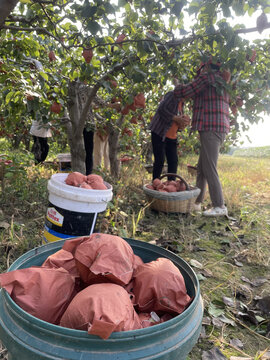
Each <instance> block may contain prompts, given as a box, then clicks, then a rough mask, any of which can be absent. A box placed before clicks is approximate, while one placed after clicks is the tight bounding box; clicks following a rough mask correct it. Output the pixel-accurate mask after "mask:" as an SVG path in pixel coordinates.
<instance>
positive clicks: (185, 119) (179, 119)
mask: <svg viewBox="0 0 270 360" xmlns="http://www.w3.org/2000/svg"><path fill="white" fill-rule="evenodd" d="M173 121H175V122H176V123H177V125H178V127H179V129H180V130H183V129H184V128H185V127H186V126H188V125H189V124H190V117H189V116H188V115H174V117H173Z"/></svg>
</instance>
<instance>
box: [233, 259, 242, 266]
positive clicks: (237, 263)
mask: <svg viewBox="0 0 270 360" xmlns="http://www.w3.org/2000/svg"><path fill="white" fill-rule="evenodd" d="M234 263H235V265H236V266H238V267H242V266H243V264H242V263H241V262H240V261H237V260H236V259H234Z"/></svg>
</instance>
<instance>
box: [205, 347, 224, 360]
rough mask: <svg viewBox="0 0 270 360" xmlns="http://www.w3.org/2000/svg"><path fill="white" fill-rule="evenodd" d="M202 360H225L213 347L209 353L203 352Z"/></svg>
mask: <svg viewBox="0 0 270 360" xmlns="http://www.w3.org/2000/svg"><path fill="white" fill-rule="evenodd" d="M202 360H226V357H225V356H224V355H223V354H222V352H221V351H220V350H219V349H218V348H217V347H214V348H213V349H211V350H209V351H203V353H202Z"/></svg>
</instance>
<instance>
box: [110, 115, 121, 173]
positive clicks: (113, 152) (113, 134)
mask: <svg viewBox="0 0 270 360" xmlns="http://www.w3.org/2000/svg"><path fill="white" fill-rule="evenodd" d="M123 121H124V116H123V115H121V117H120V118H119V120H118V122H117V126H114V125H113V124H111V123H110V124H109V125H108V131H109V157H110V168H111V176H112V177H114V178H115V179H117V178H119V175H120V166H119V163H120V161H119V159H118V158H117V155H118V150H119V134H120V131H119V129H120V128H121V126H122V124H123Z"/></svg>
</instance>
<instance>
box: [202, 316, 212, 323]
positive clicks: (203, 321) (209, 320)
mask: <svg viewBox="0 0 270 360" xmlns="http://www.w3.org/2000/svg"><path fill="white" fill-rule="evenodd" d="M202 325H211V318H210V317H209V316H204V317H203V319H202Z"/></svg>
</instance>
